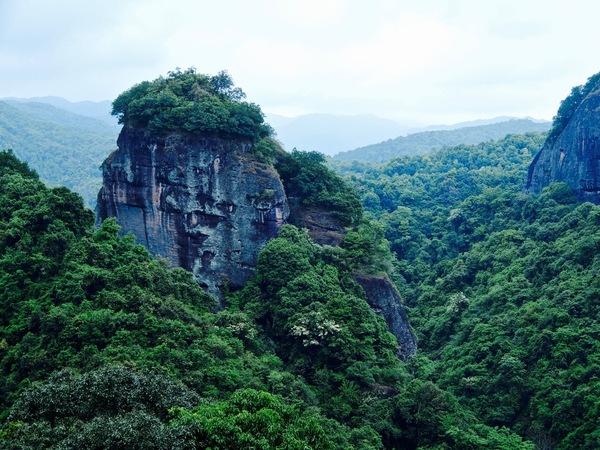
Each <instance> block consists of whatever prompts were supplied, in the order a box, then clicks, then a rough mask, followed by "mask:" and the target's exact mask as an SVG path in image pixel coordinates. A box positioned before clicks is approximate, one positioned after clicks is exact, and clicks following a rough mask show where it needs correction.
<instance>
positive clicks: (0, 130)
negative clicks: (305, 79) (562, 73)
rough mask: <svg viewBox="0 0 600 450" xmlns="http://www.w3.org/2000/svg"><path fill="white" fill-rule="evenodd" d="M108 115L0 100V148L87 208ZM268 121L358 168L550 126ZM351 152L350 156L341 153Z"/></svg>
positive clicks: (527, 122)
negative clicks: (421, 129) (80, 198)
mask: <svg viewBox="0 0 600 450" xmlns="http://www.w3.org/2000/svg"><path fill="white" fill-rule="evenodd" d="M110 110H111V102H109V101H102V102H91V101H82V102H70V101H68V100H65V99H64V98H61V97H34V98H29V99H22V98H4V99H0V148H12V149H13V150H14V152H15V153H16V155H17V156H18V157H19V158H22V159H23V160H25V161H27V162H28V163H29V164H30V165H31V167H32V168H34V169H35V170H36V171H37V172H38V173H39V174H40V176H41V177H42V179H44V180H45V181H46V182H48V183H49V184H51V185H64V186H67V187H69V188H71V189H73V190H75V191H76V192H79V193H80V194H81V195H82V196H83V197H84V199H85V201H86V203H87V204H88V205H90V206H93V205H94V204H95V199H96V194H97V192H98V189H99V187H100V184H101V173H100V169H99V166H100V164H101V163H102V161H103V160H104V158H106V156H107V155H108V154H109V153H110V152H111V151H112V150H113V149H114V148H116V139H117V136H118V133H119V128H120V127H119V126H118V124H117V122H116V120H115V118H114V117H112V116H111V115H110ZM267 120H268V122H269V123H271V125H272V126H273V127H274V128H275V130H276V132H277V137H278V139H280V140H281V141H282V142H283V143H284V145H285V147H286V148H287V149H289V150H291V149H292V148H294V147H296V148H298V149H300V150H316V151H320V152H321V153H325V154H327V155H333V154H335V153H337V152H343V153H339V154H338V155H337V156H335V158H334V159H335V160H339V161H348V160H358V161H364V162H383V161H386V160H389V159H392V158H394V157H396V156H400V155H404V154H419V153H423V152H426V151H430V150H435V149H436V148H440V147H443V146H450V145H458V144H476V143H479V142H483V141H487V140H491V139H499V138H502V137H504V136H505V135H506V134H518V133H526V132H532V131H546V130H548V129H549V126H550V123H549V122H539V121H534V120H532V119H520V120H514V119H512V120H511V118H507V117H498V118H494V119H486V120H482V121H474V122H464V123H461V124H455V125H439V126H434V127H432V128H435V129H436V130H438V131H425V132H420V133H414V134H410V135H408V136H401V137H397V136H400V135H403V134H405V133H407V132H410V131H414V130H415V129H414V128H409V127H407V126H404V125H402V124H400V123H397V122H395V121H393V120H389V119H383V118H381V117H377V116H372V115H357V116H345V115H334V114H307V115H303V116H299V117H294V118H290V117H284V116H278V115H268V116H267ZM428 128H429V127H428ZM440 129H442V131H439V130H440ZM391 138H393V139H391ZM385 139H387V140H385ZM384 140H385V141H384ZM381 141H383V142H381ZM373 142H380V143H379V144H373ZM368 144H372V145H368ZM361 146H362V147H361ZM356 147H360V148H356ZM351 148H356V149H355V150H352V151H344V150H348V149H351Z"/></svg>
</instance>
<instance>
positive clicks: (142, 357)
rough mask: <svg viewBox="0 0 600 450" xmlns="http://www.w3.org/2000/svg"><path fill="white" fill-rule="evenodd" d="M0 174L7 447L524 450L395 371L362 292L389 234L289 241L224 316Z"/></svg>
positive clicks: (23, 180)
mask: <svg viewBox="0 0 600 450" xmlns="http://www.w3.org/2000/svg"><path fill="white" fill-rule="evenodd" d="M0 163H2V166H0V323H1V326H0V371H1V373H2V377H1V378H0V394H1V395H0V401H1V403H0V420H1V424H0V441H1V442H2V444H1V445H2V447H3V448H133V449H138V448H139V449H141V448H157V449H170V448H206V447H207V446H212V447H213V448H243V447H254V448H265V449H267V448H302V449H304V448H336V449H337V448H339V449H346V448H361V449H376V448H381V447H382V446H383V445H386V446H388V447H390V448H416V447H419V446H420V447H422V448H427V447H430V448H440V447H441V448H457V449H458V448H469V446H471V447H472V448H476V447H477V446H478V445H479V446H488V447H492V448H494V445H495V444H494V443H495V442H497V441H498V440H500V439H504V441H505V442H506V445H505V446H504V447H497V448H511V449H512V448H528V447H527V445H526V444H523V443H522V442H521V441H520V439H519V438H517V437H516V436H515V435H511V434H507V433H504V432H503V431H499V430H495V429H493V428H490V427H487V426H485V425H483V424H481V423H479V422H478V421H477V420H476V419H474V418H473V416H471V415H469V413H468V412H465V411H464V410H463V409H461V407H460V406H459V405H458V403H457V402H456V400H455V399H454V397H453V396H452V395H451V394H448V393H447V392H443V391H441V390H439V389H438V388H436V387H434V386H432V385H431V383H426V384H422V383H420V382H417V381H416V380H413V379H412V377H411V376H410V375H409V374H408V373H407V371H406V369H405V367H404V365H403V363H402V362H400V360H398V359H397V358H396V356H395V350H396V345H397V344H396V342H395V339H394V337H393V336H392V335H391V334H389V333H388V331H387V328H386V325H385V323H384V322H383V320H382V319H381V318H380V317H379V316H378V315H376V314H375V312H374V311H372V310H371V308H369V306H368V305H367V303H366V301H365V300H364V299H363V298H362V297H361V292H360V289H359V288H358V286H357V285H356V284H355V283H354V282H353V280H352V273H351V272H352V267H353V264H352V261H351V260H352V258H353V257H354V254H362V253H363V252H364V251H365V249H368V248H369V246H368V244H367V242H366V240H365V239H368V236H369V235H372V236H377V235H378V232H376V231H374V230H371V231H369V229H368V228H364V227H365V226H362V227H363V228H361V227H359V228H358V231H357V232H358V233H359V236H355V237H354V238H352V239H350V240H349V242H348V247H347V248H339V249H332V248H322V247H319V246H317V245H314V244H313V243H312V242H311V241H310V239H309V238H308V237H307V235H306V234H305V233H304V232H302V231H300V230H298V229H296V228H294V227H291V226H286V227H283V229H282V230H281V235H280V237H278V238H277V239H274V240H272V241H271V242H270V243H269V244H268V245H267V246H266V247H265V249H264V251H263V252H262V253H261V255H260V257H259V265H258V268H257V275H256V278H255V279H254V280H252V281H251V282H250V283H249V284H248V285H247V286H246V287H245V288H244V289H243V290H242V291H241V292H238V293H236V294H235V296H236V298H233V299H231V300H232V305H231V306H230V307H229V308H227V309H225V310H223V311H220V312H214V311H213V307H214V303H213V301H212V299H211V298H209V297H208V296H207V295H206V294H205V293H204V292H203V291H202V290H201V289H200V287H199V286H198V284H197V283H196V282H195V281H194V280H193V279H192V277H191V275H190V274H189V273H187V272H185V271H183V270H180V269H175V270H173V269H169V268H168V267H167V266H166V265H165V263H164V262H161V261H159V260H155V259H153V258H151V257H150V256H149V255H148V253H147V251H146V250H145V249H144V248H143V247H141V246H139V245H136V244H135V243H134V242H133V239H132V238H131V237H119V235H118V231H119V228H118V226H117V225H116V223H115V222H114V221H113V220H107V221H105V222H104V223H103V224H102V226H101V227H100V228H98V229H96V230H94V229H93V228H92V222H93V216H92V214H91V212H90V211H88V210H86V209H85V208H84V207H83V204H82V201H81V199H80V197H79V196H77V195H75V194H73V193H71V192H69V191H68V190H67V189H64V188H59V189H49V188H47V187H45V186H44V185H43V184H42V183H41V182H40V181H39V180H38V179H37V178H36V177H35V174H33V173H31V172H30V171H29V170H28V169H27V167H26V166H24V165H22V164H20V163H19V162H18V161H17V160H16V159H15V158H14V156H13V155H11V154H10V153H8V152H5V153H1V154H0ZM362 233H364V236H366V237H365V238H364V239H363V238H361V237H360V235H361V234H362ZM378 245H381V242H380V243H379V244H378ZM363 257H364V255H363ZM233 300H235V301H233ZM415 383H416V384H415ZM425 391H432V392H434V393H435V395H424V392H425ZM433 399H435V401H432V400H433ZM427 408H429V409H427ZM422 411H425V413H422ZM440 411H444V412H443V413H442V412H440ZM422 429H423V430H425V429H426V430H427V434H423V433H422V432H421V431H419V430H422Z"/></svg>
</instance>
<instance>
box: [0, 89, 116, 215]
mask: <svg viewBox="0 0 600 450" xmlns="http://www.w3.org/2000/svg"><path fill="white" fill-rule="evenodd" d="M118 132H119V131H118V129H117V127H116V126H111V125H109V124H107V123H106V122H104V121H100V120H97V119H92V118H89V117H83V116H80V115H77V114H72V113H69V112H67V111H64V110H61V109H59V108H55V107H53V106H50V105H47V104H43V103H36V102H4V101H0V148H12V149H13V150H14V152H15V154H16V155H17V156H18V157H19V158H21V159H22V160H24V161H27V162H28V163H29V164H30V165H31V167H34V168H35V169H36V171H37V172H38V173H39V174H40V177H42V179H43V180H44V181H46V182H47V183H49V184H50V185H52V186H66V187H68V188H69V189H72V190H74V191H76V192H77V193H79V194H81V195H82V196H83V197H84V199H85V202H86V204H87V205H88V206H93V205H94V204H95V201H96V195H97V194H98V189H100V185H101V184H102V174H101V172H100V164H101V163H102V161H103V160H104V158H105V157H106V155H107V154H108V153H110V152H111V150H114V148H115V147H116V139H117V135H118Z"/></svg>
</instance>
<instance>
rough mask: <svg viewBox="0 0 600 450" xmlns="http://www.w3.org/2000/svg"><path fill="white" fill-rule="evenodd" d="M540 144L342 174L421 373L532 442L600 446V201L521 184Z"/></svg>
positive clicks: (519, 141) (498, 146)
mask: <svg viewBox="0 0 600 450" xmlns="http://www.w3.org/2000/svg"><path fill="white" fill-rule="evenodd" d="M543 140H544V136H543V135H528V136H509V137H507V138H505V139H503V140H501V141H498V142H494V143H486V144H481V145H478V146H459V147H455V148H450V149H445V150H443V151H440V152H437V153H435V154H432V155H426V156H419V157H412V158H411V157H405V158H400V159H397V160H394V161H392V162H390V163H389V164H387V165H385V166H383V167H381V168H378V167H372V166H368V165H364V164H362V165H361V164H359V163H353V164H346V165H344V166H340V167H338V170H340V171H342V172H343V173H345V174H346V175H347V176H348V177H349V179H350V180H351V181H352V182H353V183H354V184H355V186H356V187H357V189H358V190H359V191H360V193H361V198H362V202H363V205H364V207H365V209H366V211H367V212H368V213H369V214H370V215H371V216H372V217H374V218H377V220H378V221H379V222H380V223H381V224H382V226H383V228H384V230H385V236H386V238H387V239H388V240H389V242H390V246H391V249H392V250H393V252H394V253H395V255H396V257H397V259H398V261H397V263H396V275H397V278H396V280H397V282H398V285H399V287H400V289H401V291H402V293H403V296H404V298H405V301H406V303H407V304H408V306H409V314H410V318H411V323H412V325H413V327H414V329H415V331H416V333H417V336H418V339H419V346H420V353H419V355H418V356H417V358H415V360H414V361H413V370H414V373H415V374H416V375H417V377H419V378H425V379H428V380H431V381H432V382H434V383H436V384H437V385H438V386H440V387H441V388H443V389H446V390H448V391H450V392H452V393H453V394H454V395H456V396H457V398H458V399H459V401H460V403H461V405H463V406H465V407H468V408H469V409H470V410H471V411H474V412H475V413H476V415H477V417H478V418H481V420H483V421H484V422H485V423H486V424H488V425H494V426H506V427H509V428H511V429H512V430H513V431H515V432H517V433H519V434H520V435H522V436H524V437H526V438H527V439H530V440H532V441H533V442H535V444H536V446H538V447H539V448H564V449H574V448H577V449H582V448H584V449H594V448H600V426H599V422H598V417H599V416H600V322H599V321H598V317H600V310H599V306H600V304H599V303H598V299H599V298H600V283H599V282H598V280H599V278H598V271H599V270H600V257H599V256H598V255H599V254H600V252H599V250H600V207H599V206H595V205H592V204H589V203H584V204H578V203H577V202H576V201H575V197H574V195H573V193H572V192H570V190H569V188H568V187H567V186H566V185H564V184H554V185H551V186H550V187H549V188H547V189H546V190H545V191H544V193H543V194H542V195H541V196H539V197H533V196H530V195H527V194H525V193H523V192H522V189H523V182H524V179H525V175H526V171H527V167H528V164H529V162H530V161H531V159H532V157H533V155H534V154H535V153H536V151H537V150H538V149H539V147H540V146H541V144H542V143H543Z"/></svg>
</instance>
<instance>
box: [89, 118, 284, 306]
mask: <svg viewBox="0 0 600 450" xmlns="http://www.w3.org/2000/svg"><path fill="white" fill-rule="evenodd" d="M251 147H252V146H251V144H250V143H249V142H244V141H236V140H224V139H220V138H208V137H198V136H194V137H191V136H187V135H184V134H180V133H175V134H171V135H168V136H166V137H158V136H154V135H152V134H150V133H148V132H147V131H144V130H140V129H133V128H128V127H124V128H123V130H122V131H121V134H120V136H119V139H118V149H117V150H116V151H114V152H113V153H112V154H111V155H110V156H109V157H108V158H107V159H106V161H105V162H104V164H103V166H102V170H103V186H102V189H101V190H100V192H99V194H98V204H97V205H98V206H97V212H98V218H99V220H103V219H105V218H107V217H116V218H117V220H118V222H119V223H120V225H121V226H122V227H123V231H124V232H131V233H133V234H134V235H135V237H136V238H137V241H138V242H140V243H141V244H143V245H144V246H145V247H146V248H148V249H149V250H150V252H151V253H153V254H154V255H157V256H162V257H164V258H167V259H168V260H169V261H170V262H171V264H172V265H174V266H179V267H183V268H185V269H187V270H190V271H191V272H193V274H194V276H195V277H196V279H197V280H198V281H199V282H200V283H201V284H202V285H203V286H205V287H206V288H207V289H208V291H209V292H211V293H212V294H215V295H217V296H219V293H220V288H221V287H222V286H223V285H224V284H229V285H231V286H233V287H238V286H241V285H243V283H244V282H245V281H246V280H247V279H248V278H249V277H250V276H251V275H252V273H253V270H254V266H255V264H256V259H257V256H258V252H259V251H260V249H261V248H262V247H263V246H264V244H265V243H266V242H267V241H268V240H269V239H271V238H272V237H274V236H276V234H277V230H278V228H279V227H280V226H281V225H282V224H283V223H284V222H285V221H286V219H287V217H288V215H289V207H288V204H287V199H286V196H285V192H284V188H283V185H282V183H281V180H280V178H279V175H278V174H277V172H276V171H275V170H274V169H273V168H272V167H271V166H270V165H267V164H263V163H261V162H259V161H257V160H256V159H255V158H253V157H252V155H251V154H250V153H249V152H250V150H251Z"/></svg>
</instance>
